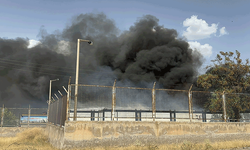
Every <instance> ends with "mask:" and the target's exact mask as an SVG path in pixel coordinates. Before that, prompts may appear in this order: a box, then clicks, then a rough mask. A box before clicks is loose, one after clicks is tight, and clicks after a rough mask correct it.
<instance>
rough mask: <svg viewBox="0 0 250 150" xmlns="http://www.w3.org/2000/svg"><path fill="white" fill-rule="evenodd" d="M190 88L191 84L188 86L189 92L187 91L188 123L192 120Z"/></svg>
mask: <svg viewBox="0 0 250 150" xmlns="http://www.w3.org/2000/svg"><path fill="white" fill-rule="evenodd" d="M192 86H193V84H192V85H191V86H190V88H189V91H188V105H189V107H188V112H189V119H190V122H192V118H193V115H192V93H191V89H192Z"/></svg>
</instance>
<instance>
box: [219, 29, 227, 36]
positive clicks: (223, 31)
mask: <svg viewBox="0 0 250 150" xmlns="http://www.w3.org/2000/svg"><path fill="white" fill-rule="evenodd" d="M225 34H228V32H227V31H226V27H222V28H221V29H220V35H219V37H220V36H222V35H225Z"/></svg>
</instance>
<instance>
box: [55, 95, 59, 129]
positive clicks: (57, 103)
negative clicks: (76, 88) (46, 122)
mask: <svg viewBox="0 0 250 150" xmlns="http://www.w3.org/2000/svg"><path fill="white" fill-rule="evenodd" d="M58 105H59V100H57V101H56V124H55V125H57V118H58Z"/></svg>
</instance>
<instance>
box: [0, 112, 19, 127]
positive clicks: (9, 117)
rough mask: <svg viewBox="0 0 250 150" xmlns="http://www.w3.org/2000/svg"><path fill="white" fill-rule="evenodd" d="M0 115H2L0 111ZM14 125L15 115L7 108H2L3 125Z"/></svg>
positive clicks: (15, 122)
mask: <svg viewBox="0 0 250 150" xmlns="http://www.w3.org/2000/svg"><path fill="white" fill-rule="evenodd" d="M0 116H2V112H1V114H0ZM0 122H1V121H0ZM16 125H17V121H16V116H15V115H14V114H13V113H12V112H11V111H9V110H8V109H7V108H4V118H3V126H16Z"/></svg>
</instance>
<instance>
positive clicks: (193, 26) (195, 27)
mask: <svg viewBox="0 0 250 150" xmlns="http://www.w3.org/2000/svg"><path fill="white" fill-rule="evenodd" d="M183 26H184V27H187V30H186V31H184V33H183V36H185V37H186V38H187V39H188V40H200V39H204V38H209V37H210V35H212V34H215V33H216V32H217V28H218V24H214V23H213V24H211V26H209V25H208V24H207V22H206V21H205V20H202V19H198V18H197V16H195V15H193V16H191V18H187V19H186V20H184V21H183Z"/></svg>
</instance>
